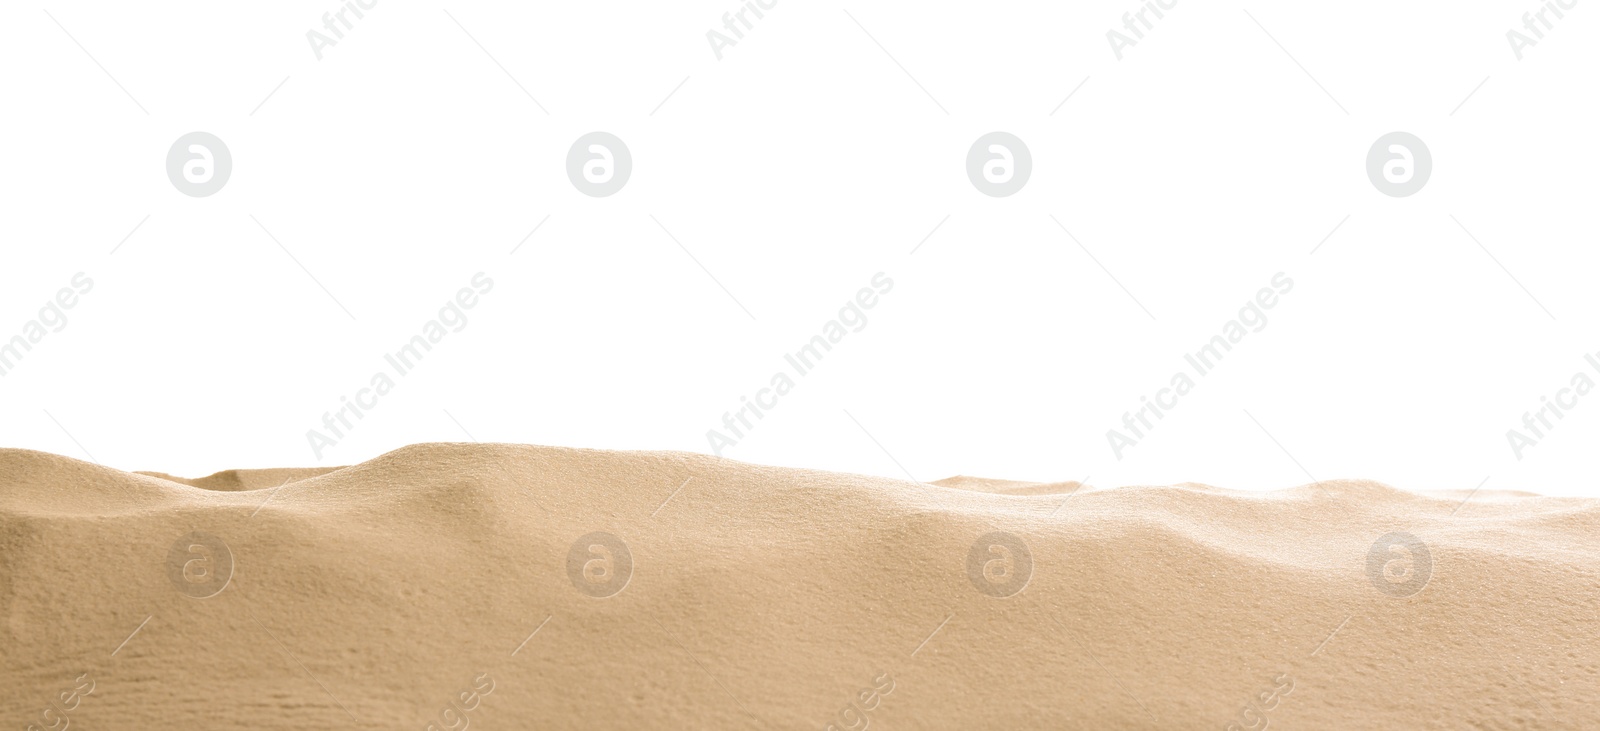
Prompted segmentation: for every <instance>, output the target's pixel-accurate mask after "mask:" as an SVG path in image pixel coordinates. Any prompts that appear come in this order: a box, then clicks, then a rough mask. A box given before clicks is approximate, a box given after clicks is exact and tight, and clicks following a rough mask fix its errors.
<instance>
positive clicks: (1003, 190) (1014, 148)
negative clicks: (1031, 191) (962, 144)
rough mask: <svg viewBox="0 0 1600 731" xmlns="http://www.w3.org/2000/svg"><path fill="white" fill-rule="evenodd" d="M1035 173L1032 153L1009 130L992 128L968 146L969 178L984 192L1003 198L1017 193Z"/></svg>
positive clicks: (975, 186)
mask: <svg viewBox="0 0 1600 731" xmlns="http://www.w3.org/2000/svg"><path fill="white" fill-rule="evenodd" d="M1032 173H1033V155H1032V154H1030V153H1029V152H1028V146H1027V145H1025V144H1023V142H1022V140H1021V139H1019V138H1018V137H1017V136H1016V135H1014V134H1011V133H1010V132H990V133H989V134H986V135H984V136H982V137H979V138H978V141H977V142H974V143H972V148H971V149H969V150H967V178H968V179H969V180H971V181H972V187H974V188H977V189H978V191H979V192H980V193H983V194H984V195H987V196H993V197H995V198H1004V197H1006V196H1008V195H1011V194H1013V193H1016V192H1017V191H1019V190H1022V186H1024V185H1027V183H1028V176H1029V175H1030V174H1032Z"/></svg>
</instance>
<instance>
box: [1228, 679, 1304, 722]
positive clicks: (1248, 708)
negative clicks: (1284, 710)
mask: <svg viewBox="0 0 1600 731" xmlns="http://www.w3.org/2000/svg"><path fill="white" fill-rule="evenodd" d="M1293 691H1294V678H1292V677H1290V676H1289V674H1288V673H1278V674H1277V676H1275V677H1274V678H1273V679H1272V685H1270V686H1268V687H1267V688H1265V689H1263V690H1260V691H1258V692H1256V694H1255V695H1253V696H1251V697H1250V702H1248V703H1246V704H1244V707H1243V708H1241V709H1239V715H1238V716H1237V717H1236V718H1235V720H1233V721H1229V722H1228V725H1227V727H1226V729H1227V731H1262V729H1265V728H1266V727H1267V724H1268V723H1271V720H1270V719H1268V718H1267V712H1268V711H1274V710H1277V708H1278V704H1279V703H1282V702H1283V696H1286V695H1289V694H1290V693H1291V692H1293Z"/></svg>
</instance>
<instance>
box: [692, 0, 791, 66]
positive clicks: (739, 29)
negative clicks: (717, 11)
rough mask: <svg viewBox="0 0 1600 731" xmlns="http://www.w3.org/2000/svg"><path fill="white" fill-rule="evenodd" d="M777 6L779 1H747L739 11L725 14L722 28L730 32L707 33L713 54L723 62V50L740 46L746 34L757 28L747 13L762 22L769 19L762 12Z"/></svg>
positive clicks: (713, 30)
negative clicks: (763, 19)
mask: <svg viewBox="0 0 1600 731" xmlns="http://www.w3.org/2000/svg"><path fill="white" fill-rule="evenodd" d="M777 4H778V0H746V2H745V4H743V5H741V6H739V9H738V10H736V11H732V12H727V13H723V14H722V27H723V29H724V30H726V31H728V32H727V33H723V32H722V31H719V30H717V29H716V28H712V29H711V30H708V31H706V40H707V41H708V42H710V43H711V52H712V53H713V54H715V55H716V57H717V60H718V61H721V60H722V49H724V48H732V47H734V46H737V45H739V41H742V40H744V32H745V31H747V30H751V29H753V28H755V23H754V22H753V21H751V20H750V18H748V17H746V15H745V14H746V13H749V14H750V15H754V16H756V20H761V19H762V18H765V17H767V15H766V13H763V12H761V11H763V10H771V9H772V7H773V6H774V5H777Z"/></svg>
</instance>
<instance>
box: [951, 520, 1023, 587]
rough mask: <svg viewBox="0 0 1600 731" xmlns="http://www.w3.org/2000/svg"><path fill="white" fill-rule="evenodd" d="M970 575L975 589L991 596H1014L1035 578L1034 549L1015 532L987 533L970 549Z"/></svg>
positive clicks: (968, 569)
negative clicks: (1031, 549) (1030, 549)
mask: <svg viewBox="0 0 1600 731" xmlns="http://www.w3.org/2000/svg"><path fill="white" fill-rule="evenodd" d="M967 578H968V579H971V580H972V586H973V587H974V588H976V589H977V590H978V591H980V592H983V593H984V594H987V595H989V596H992V597H995V598H997V599H1004V598H1006V597H1008V596H1013V595H1015V594H1016V593H1017V592H1020V591H1022V590H1023V588H1025V587H1027V585H1028V580H1029V579H1032V578H1033V552H1032V551H1029V550H1028V544H1026V543H1024V542H1023V541H1022V538H1020V537H1018V536H1016V535H1014V534H1011V533H1006V532H1004V531H994V532H992V533H985V534H984V535H983V536H982V537H980V538H979V539H978V540H977V541H976V542H975V543H973V544H972V549H971V550H969V551H967Z"/></svg>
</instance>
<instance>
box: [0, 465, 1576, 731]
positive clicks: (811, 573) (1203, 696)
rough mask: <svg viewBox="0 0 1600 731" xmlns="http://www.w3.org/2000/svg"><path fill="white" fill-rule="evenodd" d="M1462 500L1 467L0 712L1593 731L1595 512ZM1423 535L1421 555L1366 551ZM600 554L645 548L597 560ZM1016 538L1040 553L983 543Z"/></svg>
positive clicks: (589, 470)
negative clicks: (191, 476) (189, 476)
mask: <svg viewBox="0 0 1600 731" xmlns="http://www.w3.org/2000/svg"><path fill="white" fill-rule="evenodd" d="M686 481H687V482H686ZM279 485H282V486H281V487H277V486H279ZM1465 497H1467V496H1466V494H1465V493H1457V494H1429V495H1419V494H1413V493H1407V492H1403V491H1400V490H1397V489H1394V488H1390V487H1386V486H1384V485H1380V484H1376V483H1370V482H1330V483H1322V484H1321V485H1310V486H1303V487H1296V488H1292V489H1286V490H1281V491H1278V492H1273V493H1266V494H1252V493H1241V492H1232V491H1228V490H1222V489H1217V488H1210V487H1204V486H1199V485H1183V486H1175V487H1128V488H1119V489H1104V490H1098V489H1089V488H1083V489H1079V486H1078V485H1077V484H1075V483H1062V484H1032V483H1016V482H1002V481H990V480H979V479H975V478H952V479H951V480H947V481H944V482H942V483H934V484H929V485H919V484H916V483H911V482H905V481H899V480H891V479H881V478H874V477H862V476H857V475H846V474H834V473H827V472H813V471H805V470H792V469H778V468H771V467H760V466H755V465H748V464H743V463H739V462H734V461H729V460H723V459H716V458H712V457H707V456H701V455H692V454H680V453H664V452H600V451H583V450H571V449H553V448H543V447H531V446H507V445H493V446H488V445H486V446H478V445H461V444H450V445H445V444H431V445H420V446H413V447H407V448H405V449H401V450H399V451H396V452H393V453H391V454H388V455H384V456H383V457H380V458H378V459H374V460H372V461H370V462H367V463H364V464H360V465H356V466H353V467H348V468H343V469H337V470H318V469H310V470H268V471H250V470H244V471H236V472H230V473H222V474H220V475H216V476H213V477H210V478H205V479H201V480H188V481H184V480H177V479H174V478H166V477H160V476H156V475H154V474H135V473H127V472H120V471H116V470H112V469H107V468H102V467H99V466H96V465H93V464H88V463H84V462H79V461H76V460H72V459H68V458H65V457H58V456H54V455H49V454H42V453H38V452H30V451H20V450H7V451H3V452H0V617H3V618H4V622H3V623H0V634H3V636H0V712H3V723H4V724H5V725H6V727H8V728H17V729H28V728H38V729H41V730H48V729H60V728H64V727H65V725H66V724H68V723H70V724H71V726H72V727H73V728H82V729H170V728H185V729H315V728H362V729H418V730H421V729H427V728H429V727H430V724H432V726H433V727H434V728H439V729H450V728H455V729H460V728H465V727H467V726H469V725H470V726H471V727H475V728H485V729H532V728H557V729H586V730H593V729H630V730H632V729H703V728H710V729H722V728H773V729H778V728H783V729H825V728H828V727H829V725H830V724H832V725H833V726H834V727H836V728H839V729H861V728H864V727H870V728H877V729H1026V728H1050V729H1059V728H1096V729H1101V728H1116V729H1122V728H1127V729H1140V728H1149V729H1190V728H1212V729H1229V728H1240V729H1259V728H1262V727H1264V726H1268V725H1270V726H1272V727H1281V728H1285V729H1367V728H1371V729H1434V728H1437V729H1462V728H1496V729H1498V728H1508V729H1509V728H1572V729H1594V728H1600V677H1597V671H1600V578H1597V576H1596V573H1595V570H1596V567H1597V566H1600V561H1597V558H1600V548H1597V543H1600V502H1597V501H1594V500H1581V499H1556V498H1545V497H1535V496H1529V495H1521V494H1511V493H1494V494H1490V493H1487V492H1482V493H1478V494H1476V495H1473V496H1472V497H1471V500H1470V501H1468V502H1466V503H1465V504H1464V505H1463V499H1464V498H1465ZM1458 506H1459V509H1458ZM1396 531H1398V532H1404V533H1408V534H1410V535H1412V536H1415V537H1416V539H1418V540H1419V541H1420V543H1421V546H1417V545H1412V546H1411V547H1410V548H1396V549H1394V550H1386V546H1379V547H1378V550H1377V551H1376V552H1374V551H1373V544H1374V542H1375V541H1378V540H1379V538H1380V536H1384V535H1386V534H1389V533H1391V532H1396ZM196 532H198V533H196ZM594 532H602V533H608V534H611V535H614V536H616V537H618V539H620V540H621V541H622V542H623V543H624V544H625V546H626V554H623V552H622V550H621V549H620V548H619V547H618V546H617V545H614V544H610V543H608V541H610V539H608V538H605V537H604V536H599V537H591V538H587V539H585V540H583V541H582V542H579V543H578V545H577V547H576V550H574V543H575V542H578V541H579V539H580V537H583V536H586V535H588V534H591V533H594ZM996 532H999V533H1001V534H1010V535H1011V536H1014V537H1015V538H1016V539H1019V540H1020V541H1021V544H1016V543H1008V541H1011V540H1013V539H1012V538H1008V537H1006V536H1005V535H1001V536H1000V537H998V538H989V539H984V540H983V541H980V540H979V539H980V537H982V536H985V535H988V534H994V533H996ZM186 536H187V537H186ZM208 536H209V537H208ZM1395 540H1400V542H1401V544H1404V540H1403V539H1395ZM214 541H220V543H222V544H225V545H226V553H225V554H224V553H223V549H222V548H221V547H220V545H217V544H215V543H213V542H214ZM975 543H976V544H977V545H976V546H975ZM175 544H176V545H175ZM1024 547H1025V548H1024ZM1423 547H1425V548H1423ZM1024 550H1025V551H1026V552H1027V554H1029V555H1030V556H1031V572H1029V570H1028V564H1029V563H1030V561H1029V560H1027V558H1026V557H1024V556H1023V555H1022V553H1021V552H1022V551H1024ZM1424 550H1425V551H1426V556H1424V555H1423V551H1424ZM228 555H231V557H232V570H231V573H230V572H228V570H227V564H228V561H227V556H228ZM630 557H631V567H629V566H628V564H629V559H630ZM986 572H987V573H986ZM1385 572H1388V573H1385ZM224 573H227V574H228V575H226V576H224V575H222V574H224ZM1024 573H1028V575H1027V576H1026V577H1024V576H1023V574H1024ZM1023 578H1026V583H1025V584H1023V583H1022V582H1021V579H1023ZM1422 579H1426V582H1425V583H1423V582H1422ZM1018 588H1020V591H1017V592H1016V593H1014V594H1011V595H1010V596H997V595H1000V594H1006V593H1009V592H1011V591H1013V590H1015V589H1018ZM207 594H212V595H210V596H209V597H207V598H199V597H201V596H204V595H207ZM604 594H610V596H600V595H604ZM536 630H537V631H536ZM30 724H32V726H30Z"/></svg>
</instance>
